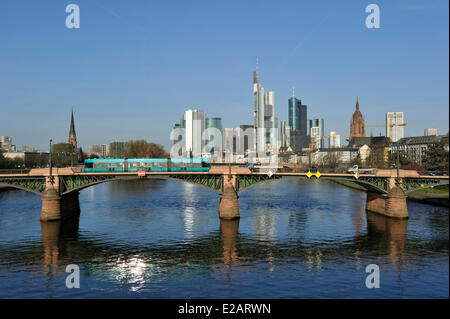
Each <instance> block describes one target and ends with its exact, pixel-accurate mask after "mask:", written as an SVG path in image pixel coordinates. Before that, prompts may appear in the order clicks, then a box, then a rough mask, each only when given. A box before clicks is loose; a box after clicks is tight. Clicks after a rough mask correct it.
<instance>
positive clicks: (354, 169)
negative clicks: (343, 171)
mask: <svg viewBox="0 0 450 319" xmlns="http://www.w3.org/2000/svg"><path fill="white" fill-rule="evenodd" d="M376 172H377V170H376V169H375V168H359V167H358V165H353V166H352V167H350V168H349V169H347V173H351V174H356V173H359V174H375V173H376Z"/></svg>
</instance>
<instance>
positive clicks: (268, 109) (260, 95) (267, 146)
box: [253, 61, 278, 152]
mask: <svg viewBox="0 0 450 319" xmlns="http://www.w3.org/2000/svg"><path fill="white" fill-rule="evenodd" d="M277 122H278V117H277V115H276V114H275V92H273V91H268V92H267V93H264V88H263V87H262V86H261V85H260V84H259V82H258V61H257V64H256V70H255V71H254V72H253V124H254V127H255V132H256V143H255V144H256V150H257V151H263V150H270V152H272V151H273V148H274V147H275V146H276V145H271V144H276V143H277V139H276V138H275V137H273V139H274V141H271V138H270V134H271V132H273V133H274V134H277V132H276V129H277V128H278V123H277ZM271 129H272V130H271Z"/></svg>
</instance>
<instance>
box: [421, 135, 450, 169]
mask: <svg viewBox="0 0 450 319" xmlns="http://www.w3.org/2000/svg"><path fill="white" fill-rule="evenodd" d="M422 163H423V164H424V165H425V167H426V168H427V170H429V171H434V170H439V171H445V172H448V140H447V141H445V140H441V141H440V142H438V143H435V144H433V145H430V146H429V147H428V148H427V150H425V152H424V156H423V158H422Z"/></svg>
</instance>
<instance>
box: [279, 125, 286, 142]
mask: <svg viewBox="0 0 450 319" xmlns="http://www.w3.org/2000/svg"><path fill="white" fill-rule="evenodd" d="M280 144H281V145H280V146H281V147H286V121H281V122H280Z"/></svg>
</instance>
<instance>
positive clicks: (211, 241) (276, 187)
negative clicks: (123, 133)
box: [0, 179, 449, 298]
mask: <svg viewBox="0 0 450 319" xmlns="http://www.w3.org/2000/svg"><path fill="white" fill-rule="evenodd" d="M365 197H366V195H365V193H364V192H360V191H357V190H353V189H350V188H347V187H344V186H341V185H338V184H335V183H332V182H327V181H320V180H319V181H317V180H297V179H292V180H289V179H287V180H285V179H283V180H275V181H272V182H269V183H262V184H258V185H255V186H253V187H250V188H248V189H246V190H244V191H243V192H242V193H241V194H240V198H239V205H240V214H241V218H240V220H237V221H228V222H226V221H220V219H219V218H218V205H219V197H218V195H217V194H216V193H215V192H213V191H211V190H209V189H206V188H203V187H200V186H197V185H193V184H188V183H183V182H179V181H166V180H151V181H146V180H143V181H116V182H110V183H105V184H99V185H96V186H93V187H90V188H87V189H85V190H83V191H81V192H80V197H79V198H80V207H81V215H80V218H79V220H72V221H67V222H64V223H61V222H52V223H40V221H39V217H40V209H41V200H40V197H39V196H37V195H34V194H32V193H27V192H24V191H20V190H14V191H6V192H0V298H448V297H449V220H448V209H447V208H440V207H434V206H429V205H424V204H419V203H413V202H408V210H409V215H410V218H409V219H408V220H391V219H387V218H385V217H382V216H379V215H376V214H372V213H366V212H365V209H364V208H365ZM69 264H75V265H77V266H78V267H79V269H80V288H78V289H76V288H74V289H68V288H67V287H66V278H67V276H68V275H69V274H70V273H68V272H66V266H67V265H69ZM370 264H375V265H378V267H379V270H380V276H379V278H380V281H379V282H380V287H379V288H372V289H368V288H367V287H366V283H365V282H366V277H367V276H369V275H370V273H366V267H367V266H368V265H370Z"/></svg>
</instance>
